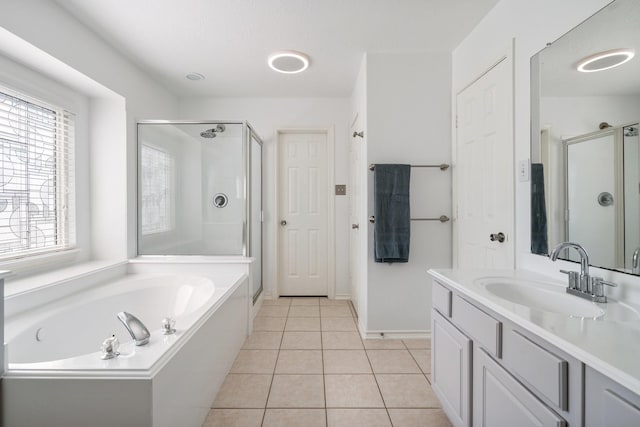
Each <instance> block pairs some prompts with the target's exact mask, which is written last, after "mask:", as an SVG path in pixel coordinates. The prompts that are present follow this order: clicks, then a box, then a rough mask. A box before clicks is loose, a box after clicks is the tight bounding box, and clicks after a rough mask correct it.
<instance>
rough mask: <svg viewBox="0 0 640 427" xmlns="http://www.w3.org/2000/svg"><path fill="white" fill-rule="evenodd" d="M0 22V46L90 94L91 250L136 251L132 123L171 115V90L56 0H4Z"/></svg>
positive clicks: (100, 253)
mask: <svg viewBox="0 0 640 427" xmlns="http://www.w3.org/2000/svg"><path fill="white" fill-rule="evenodd" d="M0 27H1V28H0V30H1V31H0V53H2V54H4V55H6V56H8V57H10V58H11V59H13V60H14V61H16V62H21V63H24V64H26V65H28V66H29V67H31V68H34V69H35V70H36V71H38V72H40V73H42V74H43V75H46V76H49V77H50V78H53V79H56V80H58V81H61V82H62V83H63V84H65V85H67V86H70V87H72V88H75V89H77V90H78V91H79V92H81V93H84V94H86V95H88V96H89V97H90V98H92V99H91V101H90V109H93V112H95V113H97V114H98V116H96V117H94V118H93V119H90V120H93V123H92V124H90V126H93V127H90V131H89V132H90V136H89V137H90V139H91V141H90V144H91V145H92V149H91V153H90V156H92V158H93V164H92V166H91V180H92V182H91V189H92V195H91V214H92V218H91V222H92V224H91V227H92V233H93V234H94V235H95V238H94V239H93V254H92V255H93V257H94V258H101V259H111V258H116V259H122V258H126V257H128V256H132V255H134V254H135V244H136V233H135V224H136V196H135V195H136V153H137V150H136V126H135V124H136V121H137V120H139V119H147V118H156V117H170V116H173V115H175V111H176V109H175V98H174V96H173V95H172V94H170V93H169V92H167V91H166V90H165V89H164V88H163V87H162V86H160V85H158V84H156V83H155V82H153V81H152V80H151V79H149V77H148V76H147V75H146V74H145V73H143V72H142V71H141V70H140V69H138V68H137V67H136V66H135V64H133V63H131V62H130V61H128V60H127V59H125V58H124V57H123V56H122V55H121V54H120V53H118V52H117V51H116V50H114V49H113V48H112V47H111V46H109V45H108V44H106V43H105V42H104V41H103V40H102V39H100V38H98V37H97V36H96V35H95V34H94V33H93V32H92V31H91V30H90V29H89V28H87V27H86V26H85V25H84V24H82V23H80V22H79V21H77V20H76V19H75V18H73V17H72V16H70V15H69V14H68V13H67V12H66V11H64V10H63V9H62V8H60V7H59V6H58V5H57V4H56V3H55V2H52V1H45V0H34V1H22V0H3V1H2V3H0ZM90 114H94V113H90ZM94 125H95V126H94ZM97 126H101V127H100V129H98V128H97Z"/></svg>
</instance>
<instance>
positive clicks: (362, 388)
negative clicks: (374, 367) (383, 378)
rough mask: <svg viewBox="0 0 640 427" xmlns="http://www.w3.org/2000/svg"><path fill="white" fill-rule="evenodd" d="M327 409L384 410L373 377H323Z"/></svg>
mask: <svg viewBox="0 0 640 427" xmlns="http://www.w3.org/2000/svg"><path fill="white" fill-rule="evenodd" d="M324 379H325V392H326V395H327V408H384V403H383V402H382V398H381V397H380V391H379V390H378V386H377V384H376V380H375V378H374V376H373V375H325V377H324Z"/></svg>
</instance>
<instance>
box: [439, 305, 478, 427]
mask: <svg viewBox="0 0 640 427" xmlns="http://www.w3.org/2000/svg"><path fill="white" fill-rule="evenodd" d="M431 332H432V351H431V372H432V374H431V383H432V384H431V385H432V387H433V390H434V392H435V393H436V395H437V396H438V398H439V399H440V402H441V403H442V409H443V410H444V411H445V412H446V414H447V416H448V417H449V420H450V421H451V423H452V424H453V425H454V426H456V427H462V426H466V427H468V426H471V402H470V400H469V399H470V397H471V340H470V339H469V338H467V337H466V336H465V335H464V334H463V333H462V332H460V331H459V330H458V329H456V327H455V326H453V325H452V324H451V323H449V321H448V320H446V319H445V318H444V317H442V316H441V315H440V313H438V312H437V311H435V310H431Z"/></svg>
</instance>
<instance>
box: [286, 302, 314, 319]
mask: <svg viewBox="0 0 640 427" xmlns="http://www.w3.org/2000/svg"><path fill="white" fill-rule="evenodd" d="M289 317H320V307H319V306H314V305H292V306H291V308H289Z"/></svg>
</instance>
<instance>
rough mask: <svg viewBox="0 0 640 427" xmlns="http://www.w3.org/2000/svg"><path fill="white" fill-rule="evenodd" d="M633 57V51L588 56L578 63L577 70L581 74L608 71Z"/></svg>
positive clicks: (607, 52)
mask: <svg viewBox="0 0 640 427" xmlns="http://www.w3.org/2000/svg"><path fill="white" fill-rule="evenodd" d="M634 55H635V51H634V50H633V49H614V50H608V51H606V52H600V53H596V54H594V55H591V56H588V57H586V58H584V59H583V60H581V61H580V62H579V63H578V66H577V69H578V71H580V72H582V73H593V72H596V71H604V70H609V69H611V68H614V67H617V66H619V65H622V64H624V63H625V62H629V61H631V58H633V56H634Z"/></svg>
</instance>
